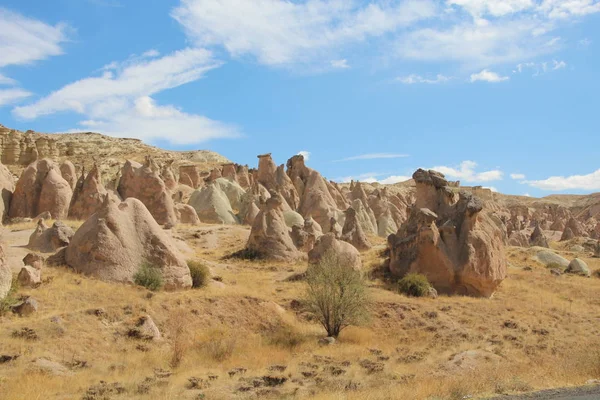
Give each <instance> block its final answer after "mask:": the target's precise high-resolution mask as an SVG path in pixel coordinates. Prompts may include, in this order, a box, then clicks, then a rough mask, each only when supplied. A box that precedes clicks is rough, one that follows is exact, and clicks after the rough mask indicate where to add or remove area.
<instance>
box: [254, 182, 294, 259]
mask: <svg viewBox="0 0 600 400" xmlns="http://www.w3.org/2000/svg"><path fill="white" fill-rule="evenodd" d="M283 201H284V200H283V199H282V198H281V195H279V194H278V193H275V192H273V193H271V198H269V199H268V200H267V201H266V203H265V204H264V206H263V208H262V210H261V211H260V212H259V213H258V215H257V216H256V218H255V219H254V223H253V224H252V230H251V231H250V238H249V239H248V244H247V245H246V248H247V249H248V250H250V251H252V252H254V253H256V254H258V255H259V256H260V257H262V258H266V259H272V260H278V261H294V260H297V259H299V258H301V253H300V252H299V251H298V250H297V249H296V246H294V243H293V241H292V238H291V237H290V234H289V230H288V227H287V225H286V224H285V219H284V216H283V207H282V205H283Z"/></svg>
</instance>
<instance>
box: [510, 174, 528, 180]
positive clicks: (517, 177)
mask: <svg viewBox="0 0 600 400" xmlns="http://www.w3.org/2000/svg"><path fill="white" fill-rule="evenodd" d="M510 178H511V179H514V180H521V179H525V174H510Z"/></svg>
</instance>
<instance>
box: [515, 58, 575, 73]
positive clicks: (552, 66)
mask: <svg viewBox="0 0 600 400" xmlns="http://www.w3.org/2000/svg"><path fill="white" fill-rule="evenodd" d="M564 68H567V63H566V62H565V61H562V60H561V61H558V60H552V61H551V62H548V61H544V62H539V63H536V62H531V61H530V62H526V63H519V64H517V66H516V67H515V70H514V71H513V72H514V73H522V72H523V71H525V70H526V69H530V70H533V71H534V74H533V76H538V75H540V74H543V73H546V72H549V70H550V71H556V70H559V69H564Z"/></svg>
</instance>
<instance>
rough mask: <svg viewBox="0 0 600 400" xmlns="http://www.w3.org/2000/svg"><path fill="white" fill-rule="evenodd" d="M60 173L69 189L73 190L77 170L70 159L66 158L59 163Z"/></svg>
mask: <svg viewBox="0 0 600 400" xmlns="http://www.w3.org/2000/svg"><path fill="white" fill-rule="evenodd" d="M60 174H61V176H62V177H63V179H64V180H65V181H67V183H68V184H69V186H71V190H74V189H75V184H76V183H77V171H76V170H75V166H74V165H73V163H72V162H71V161H68V160H67V161H65V162H63V163H62V164H61V165H60Z"/></svg>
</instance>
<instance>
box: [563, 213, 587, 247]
mask: <svg viewBox="0 0 600 400" xmlns="http://www.w3.org/2000/svg"><path fill="white" fill-rule="evenodd" d="M582 236H588V234H587V233H586V232H585V231H584V229H583V227H582V226H581V224H580V223H579V221H577V220H576V219H575V218H573V217H571V218H570V219H569V221H567V223H566V225H565V230H564V231H563V234H562V236H561V238H560V241H561V242H562V241H565V240H571V239H573V238H576V237H582Z"/></svg>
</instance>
